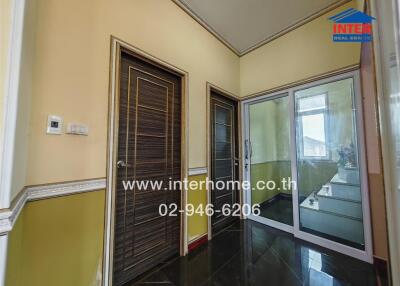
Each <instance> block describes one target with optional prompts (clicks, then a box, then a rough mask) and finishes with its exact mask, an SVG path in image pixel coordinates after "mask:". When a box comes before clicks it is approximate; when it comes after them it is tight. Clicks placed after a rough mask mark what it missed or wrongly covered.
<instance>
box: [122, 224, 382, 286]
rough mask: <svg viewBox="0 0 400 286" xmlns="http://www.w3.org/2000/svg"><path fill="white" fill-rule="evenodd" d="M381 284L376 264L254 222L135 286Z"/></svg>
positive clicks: (230, 230)
mask: <svg viewBox="0 0 400 286" xmlns="http://www.w3.org/2000/svg"><path fill="white" fill-rule="evenodd" d="M160 284H162V285H188V286H192V285H270V286H275V285H276V286H284V285H310V286H341V285H346V286H348V285H354V286H358V285H360V286H369V285H378V284H377V282H376V275H375V271H374V267H373V266H372V265H370V264H367V263H364V262H361V261H358V260H356V259H353V258H350V257H347V256H344V255H341V254H338V253H334V252H332V251H329V250H326V249H323V248H320V247H318V246H315V245H311V244H309V243H307V242H304V241H301V240H297V239H294V238H293V237H292V236H291V235H289V234H286V233H283V232H281V231H278V230H276V229H272V228H270V227H267V226H264V225H262V224H259V223H257V222H253V221H250V220H246V221H240V222H238V223H235V224H234V225H232V226H231V227H229V228H227V229H225V230H224V231H222V232H221V233H220V234H219V235H217V236H216V237H214V238H213V240H212V241H210V242H209V243H208V244H206V245H203V246H201V247H199V248H197V249H196V250H194V251H193V252H191V253H190V254H189V255H188V256H186V257H178V258H175V259H172V260H171V261H169V262H166V263H161V264H160V266H159V267H158V268H156V269H154V270H153V271H151V272H150V273H147V274H145V275H144V276H143V277H141V279H140V280H138V281H137V282H136V283H134V284H130V285H129V286H131V285H160Z"/></svg>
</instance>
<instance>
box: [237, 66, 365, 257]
mask: <svg viewBox="0 0 400 286" xmlns="http://www.w3.org/2000/svg"><path fill="white" fill-rule="evenodd" d="M358 81H359V79H358V72H351V73H346V74H343V75H338V76H335V77H332V78H328V79H324V80H320V81H317V82H314V83H308V84H305V85H301V86H298V87H294V88H290V89H287V90H285V91H281V92H279V93H275V94H271V95H264V96H261V97H258V98H254V99H248V100H246V101H244V102H243V103H242V106H243V114H242V115H243V118H244V120H243V121H244V125H243V134H244V139H245V142H244V144H243V154H244V164H243V174H244V179H245V180H246V181H247V183H248V185H250V187H249V188H247V189H246V190H245V193H244V198H245V204H248V205H251V206H253V207H254V206H255V205H257V206H258V205H259V209H260V212H259V214H257V215H256V214H251V215H249V216H248V218H250V219H253V220H256V221H259V222H261V223H265V224H267V225H269V226H272V227H276V228H279V229H281V230H284V231H287V232H291V233H293V234H294V235H295V236H296V237H298V238H301V239H304V240H307V241H310V242H312V243H315V244H319V245H321V246H324V247H327V248H330V249H333V250H335V251H338V252H342V253H345V254H347V255H350V256H353V257H356V258H358V259H361V260H365V261H368V262H371V261H372V246H371V228H370V217H369V199H368V190H367V183H366V181H365V180H366V179H365V178H366V166H365V148H364V141H363V138H364V135H363V129H362V128H359V126H363V125H362V112H361V106H362V104H361V94H360V89H359V82H358Z"/></svg>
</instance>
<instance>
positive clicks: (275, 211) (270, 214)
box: [260, 197, 293, 225]
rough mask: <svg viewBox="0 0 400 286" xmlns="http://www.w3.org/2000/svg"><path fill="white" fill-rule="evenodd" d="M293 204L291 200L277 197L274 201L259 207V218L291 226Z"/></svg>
mask: <svg viewBox="0 0 400 286" xmlns="http://www.w3.org/2000/svg"><path fill="white" fill-rule="evenodd" d="M292 209H293V203H292V200H291V199H288V198H280V197H277V198H276V199H275V200H273V201H271V202H268V203H264V204H262V205H261V208H260V211H261V214H260V216H262V217H266V218H269V219H272V220H274V221H279V222H281V223H284V224H288V225H293V212H292Z"/></svg>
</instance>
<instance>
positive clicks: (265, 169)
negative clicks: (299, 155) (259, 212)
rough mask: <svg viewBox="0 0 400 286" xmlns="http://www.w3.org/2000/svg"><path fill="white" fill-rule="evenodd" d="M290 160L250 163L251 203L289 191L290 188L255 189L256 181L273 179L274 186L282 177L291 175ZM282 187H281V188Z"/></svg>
mask: <svg viewBox="0 0 400 286" xmlns="http://www.w3.org/2000/svg"><path fill="white" fill-rule="evenodd" d="M290 168H291V166H290V161H273V162H265V163H258V164H253V165H251V186H252V188H255V189H254V190H253V191H252V196H251V202H252V203H253V204H259V203H262V202H264V201H266V200H268V199H270V198H272V197H273V196H276V195H277V194H278V193H280V192H282V193H291V192H290V190H287V191H283V190H278V189H275V190H263V189H257V181H265V182H267V181H274V182H275V184H276V186H277V187H279V186H280V185H281V181H282V178H288V177H291V170H290ZM281 189H282V188H281Z"/></svg>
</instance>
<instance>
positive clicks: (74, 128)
mask: <svg viewBox="0 0 400 286" xmlns="http://www.w3.org/2000/svg"><path fill="white" fill-rule="evenodd" d="M67 134H74V135H86V136H87V135H89V128H88V127H87V125H85V124H78V123H68V126H67Z"/></svg>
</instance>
